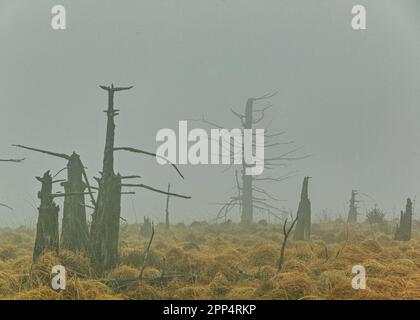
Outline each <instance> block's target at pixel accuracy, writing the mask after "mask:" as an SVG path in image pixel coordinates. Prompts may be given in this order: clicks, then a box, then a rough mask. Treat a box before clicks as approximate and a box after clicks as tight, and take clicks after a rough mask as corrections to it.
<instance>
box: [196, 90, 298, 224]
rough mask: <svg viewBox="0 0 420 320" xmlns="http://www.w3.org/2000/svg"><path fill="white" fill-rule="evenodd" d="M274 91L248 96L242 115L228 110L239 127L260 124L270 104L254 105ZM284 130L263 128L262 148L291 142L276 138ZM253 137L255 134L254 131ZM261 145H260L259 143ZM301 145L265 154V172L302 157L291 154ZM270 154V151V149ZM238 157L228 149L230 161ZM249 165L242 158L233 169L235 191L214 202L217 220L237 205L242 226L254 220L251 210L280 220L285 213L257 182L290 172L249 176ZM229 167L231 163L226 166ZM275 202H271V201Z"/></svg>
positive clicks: (283, 178)
mask: <svg viewBox="0 0 420 320" xmlns="http://www.w3.org/2000/svg"><path fill="white" fill-rule="evenodd" d="M276 94H277V92H275V93H267V94H265V95H263V96H260V97H256V98H249V99H248V100H247V101H246V105H245V113H244V114H241V113H238V112H236V111H234V110H232V109H231V112H232V114H233V115H234V116H236V117H237V118H239V120H240V123H241V126H242V128H243V129H253V128H254V127H256V126H258V125H260V124H261V123H262V121H263V120H264V119H265V112H266V111H267V110H268V109H270V108H271V107H272V105H271V104H269V103H268V104H266V105H262V106H261V105H257V104H258V103H261V102H262V101H265V100H267V99H270V98H272V97H273V96H274V95H276ZM198 121H200V122H204V123H206V124H208V125H210V126H215V127H217V128H219V129H223V128H224V127H222V126H220V125H218V124H215V123H213V122H210V121H207V120H205V119H200V120H198ZM283 134H284V132H279V133H269V130H268V129H267V128H265V132H264V149H265V154H267V151H271V150H274V149H276V148H278V147H281V146H284V145H289V144H292V143H293V141H286V142H279V141H277V140H276V138H278V137H279V136H281V135H283ZM253 137H255V133H254V134H253ZM243 140H244V139H243ZM227 143H229V146H230V150H231V151H232V149H234V148H235V146H234V143H233V142H231V141H227ZM252 146H253V148H257V147H258V146H257V144H256V142H255V141H253V143H252ZM259 147H261V146H259ZM300 149H301V148H295V149H292V150H289V151H287V152H284V153H278V152H275V153H274V154H273V155H270V154H269V155H268V156H266V157H265V159H264V169H265V172H266V171H269V170H273V169H276V168H277V167H284V166H286V163H287V162H289V161H293V160H299V159H303V158H305V157H306V156H293V155H294V154H295V153H296V152H297V151H298V150H300ZM243 150H244V142H242V157H244V153H243ZM271 153H272V152H271ZM235 156H237V155H236V154H235V151H234V152H230V157H231V158H230V160H231V162H230V163H231V164H232V162H233V160H234V158H235ZM249 167H252V165H250V164H247V163H246V161H245V160H244V159H243V161H242V169H241V170H240V171H239V173H240V174H239V175H238V171H235V187H234V188H235V189H236V192H235V194H234V195H232V196H231V197H230V198H229V199H228V200H227V201H226V202H222V203H215V204H217V205H220V210H219V211H218V213H217V216H216V221H217V220H219V219H220V218H225V220H226V217H227V215H228V213H229V212H230V211H231V210H232V209H233V208H235V207H237V208H239V211H240V216H241V223H243V224H245V225H249V224H250V223H252V222H253V221H254V210H260V211H261V212H266V213H268V214H270V215H272V216H274V217H275V218H277V219H279V220H280V219H282V217H280V215H281V214H285V213H286V212H285V211H284V210H282V209H280V208H279V204H278V202H280V201H281V200H280V199H278V198H277V197H275V196H274V195H272V194H270V193H269V192H268V191H267V190H266V189H265V187H264V186H261V185H260V184H263V183H272V182H281V181H283V180H285V179H288V178H289V177H291V175H292V172H289V173H288V174H285V175H283V176H274V177H273V176H272V175H270V176H268V175H261V176H252V175H247V174H246V169H247V168H249ZM229 168H231V165H230V166H229V167H228V169H229ZM273 202H274V203H273Z"/></svg>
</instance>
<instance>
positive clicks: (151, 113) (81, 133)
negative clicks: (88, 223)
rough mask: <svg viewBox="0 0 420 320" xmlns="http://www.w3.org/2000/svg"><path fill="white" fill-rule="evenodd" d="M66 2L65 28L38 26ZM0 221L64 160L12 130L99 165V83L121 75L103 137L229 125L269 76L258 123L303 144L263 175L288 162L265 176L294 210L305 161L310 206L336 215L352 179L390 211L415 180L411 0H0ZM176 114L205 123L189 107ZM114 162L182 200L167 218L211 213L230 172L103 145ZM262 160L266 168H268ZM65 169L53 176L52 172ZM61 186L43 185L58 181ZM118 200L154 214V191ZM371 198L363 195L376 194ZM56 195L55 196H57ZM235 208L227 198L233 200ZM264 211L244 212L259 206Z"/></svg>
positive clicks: (419, 92)
mask: <svg viewBox="0 0 420 320" xmlns="http://www.w3.org/2000/svg"><path fill="white" fill-rule="evenodd" d="M55 4H62V5H64V6H65V7H66V9H67V30H64V31H54V30H52V28H51V27H50V21H51V14H50V11H51V8H52V6H53V5H55ZM355 4H363V5H365V6H366V8H367V30H365V31H354V30H352V29H351V26H350V22H351V18H352V15H351V8H352V6H353V5H355ZM0 41H1V47H0V48H1V50H0V108H1V110H2V113H1V117H0V121H1V123H0V147H1V149H0V158H11V157H17V158H18V157H26V158H27V159H26V160H25V161H24V162H23V163H21V164H15V163H0V173H1V174H0V202H4V203H7V204H8V205H10V206H12V207H14V210H13V211H9V210H8V209H6V208H0V224H1V225H2V226H5V225H19V224H26V225H32V226H33V225H34V222H35V221H36V217H37V212H36V210H35V208H34V207H36V206H37V205H38V199H37V192H38V190H39V188H40V184H39V182H37V181H36V180H35V178H34V177H35V176H36V175H38V176H39V175H42V174H43V173H44V172H45V171H46V170H48V169H51V170H52V172H53V173H55V172H57V171H58V170H59V169H61V168H63V167H64V166H65V161H63V160H62V159H58V158H52V157H48V156H46V155H42V154H38V153H33V152H29V151H25V150H19V149H16V148H14V147H12V146H11V144H13V143H18V144H25V145H30V146H34V147H39V148H45V149H48V150H52V151H57V152H63V153H71V152H72V151H76V152H77V153H79V154H80V155H81V158H82V161H83V162H84V163H85V165H86V166H87V167H88V174H89V175H90V176H93V175H98V173H97V172H98V171H99V170H101V167H102V156H103V148H104V142H105V140H104V139H105V125H106V116H105V114H104V113H103V112H102V111H103V110H104V109H105V108H106V105H107V100H106V99H107V97H106V93H105V92H104V91H103V90H100V89H99V88H98V85H102V84H103V85H109V84H111V83H112V82H113V83H114V84H116V85H123V86H125V85H133V86H134V88H133V89H132V90H130V91H127V92H124V93H120V94H117V95H116V99H115V105H116V107H117V108H118V109H120V110H121V112H120V115H119V116H118V117H116V146H133V147H139V148H143V149H146V150H150V151H155V150H156V147H157V146H158V144H157V143H156V142H155V135H156V132H157V131H158V130H159V129H161V128H172V129H174V130H177V126H178V121H179V120H188V119H198V118H202V117H205V118H207V119H208V120H211V121H214V122H217V123H220V124H222V125H224V126H225V127H226V128H236V127H239V123H238V121H237V120H238V119H237V118H235V117H234V116H233V115H232V114H231V113H230V108H233V109H235V110H236V111H240V112H243V109H244V107H245V102H246V99H247V98H249V97H253V96H260V95H263V94H265V93H267V92H272V91H276V90H279V93H278V94H277V95H276V96H275V97H274V98H272V99H271V100H270V101H271V102H272V104H273V105H274V107H273V108H272V109H271V110H270V111H269V112H268V116H267V118H268V120H272V124H271V126H270V130H272V131H286V134H285V135H284V136H282V137H281V138H282V139H283V141H288V140H293V141H295V144H294V146H285V147H284V148H283V149H280V150H279V152H280V153H283V152H285V151H287V150H288V149H289V148H290V147H298V146H303V149H302V150H301V151H300V153H301V154H308V155H309V154H310V155H311V156H310V157H309V158H307V159H304V160H301V161H296V162H293V163H290V165H289V166H288V167H287V168H280V169H279V170H278V171H277V172H276V173H273V175H276V176H277V175H281V174H284V173H287V172H289V171H294V170H296V171H297V174H296V175H295V176H294V177H293V178H291V179H289V180H287V181H284V182H282V183H279V184H276V185H275V184H271V185H270V187H269V189H270V190H271V191H272V192H274V193H275V195H276V196H277V197H278V198H281V199H284V200H286V201H284V202H281V203H280V204H279V206H282V207H283V206H284V207H285V208H291V209H293V211H296V209H297V205H298V200H299V197H300V194H299V193H300V188H301V183H302V178H303V176H305V175H310V176H311V177H313V179H312V180H311V182H310V187H309V188H310V199H311V202H312V208H313V212H314V214H319V213H321V212H322V211H325V212H326V213H328V214H330V215H333V216H340V215H341V216H343V215H344V214H346V213H347V201H348V199H349V197H350V191H351V189H358V190H360V192H363V193H366V194H368V195H369V196H370V197H371V198H369V197H367V196H363V197H361V199H363V200H365V202H364V203H362V204H361V211H362V212H364V211H365V209H366V208H369V207H372V206H373V205H374V204H375V203H377V204H378V205H379V207H381V208H383V209H384V210H386V212H387V213H388V217H392V215H393V213H398V212H399V210H400V209H402V208H403V206H404V204H405V198H407V197H408V196H409V197H414V196H415V195H416V194H418V192H419V191H420V169H419V166H418V165H417V163H418V162H419V161H420V140H419V137H420V134H419V133H420V126H419V123H418V120H419V119H420V63H419V62H420V3H419V1H417V0H405V1H395V0H370V1H362V0H358V1H355V0H354V1H350V0H341V1H336V0H323V1H315V0H288V1H285V0H279V1H274V0H271V1H270V0H265V1H254V0H225V1H221V0H212V1H210V0H207V1H201V0H177V1H174V0H142V1H134V0H133V1H128V0H127V1H92V0H90V1H81V0H80V1H46V0H45V1H44V0H42V1H41V0H39V1H16V0H0ZM189 127H190V129H192V128H193V127H203V128H207V129H209V127H208V126H203V125H202V124H200V123H193V122H189ZM115 159H116V160H115V171H116V172H120V173H121V174H125V175H128V174H139V175H141V176H143V179H142V181H143V183H146V184H149V185H153V186H155V187H159V188H162V189H165V188H166V185H167V183H168V182H170V183H171V184H172V187H173V191H174V192H180V193H185V194H189V195H191V196H192V197H193V199H191V200H182V199H175V198H173V199H171V208H170V210H171V214H172V219H173V221H176V222H179V221H184V222H191V221H193V220H202V219H211V218H213V217H214V216H215V214H216V212H217V206H214V205H211V204H210V203H211V202H220V201H224V200H225V199H226V198H227V197H228V196H229V195H230V193H231V188H232V187H233V186H234V171H233V170H230V171H227V172H223V170H224V169H225V167H223V166H217V165H216V166H203V165H199V166H191V165H185V166H181V170H182V171H183V173H184V175H185V180H182V179H179V177H178V176H177V174H176V172H175V171H174V170H172V168H170V167H168V166H165V167H162V166H160V165H158V164H157V163H156V161H155V159H153V158H147V157H142V156H140V155H136V154H131V153H122V152H116V153H115ZM270 174H271V173H270ZM62 177H64V176H62ZM58 190H60V188H56V191H58ZM135 191H136V195H134V196H132V197H131V196H123V197H124V200H123V208H122V216H123V217H125V218H127V219H129V221H130V222H133V221H136V220H142V219H143V215H149V216H151V217H153V219H154V220H155V221H159V220H160V221H161V220H163V218H164V209H165V196H163V195H158V194H154V193H151V192H149V191H147V190H141V189H140V190H135ZM372 198H373V199H374V200H373V199H372ZM59 204H60V207H61V206H62V202H60V201H59ZM232 217H233V218H237V217H238V213H237V211H233V212H232ZM260 218H265V217H262V216H258V215H257V216H256V219H257V220H258V219H260Z"/></svg>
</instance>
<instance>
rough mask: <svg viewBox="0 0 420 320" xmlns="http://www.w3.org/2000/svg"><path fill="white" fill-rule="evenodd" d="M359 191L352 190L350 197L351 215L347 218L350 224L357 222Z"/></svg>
mask: <svg viewBox="0 0 420 320" xmlns="http://www.w3.org/2000/svg"><path fill="white" fill-rule="evenodd" d="M356 195H357V191H356V190H352V191H351V197H350V208H349V214H348V216H347V222H349V223H355V222H357V214H358V213H357V206H356V203H357V202H358V201H357V200H356Z"/></svg>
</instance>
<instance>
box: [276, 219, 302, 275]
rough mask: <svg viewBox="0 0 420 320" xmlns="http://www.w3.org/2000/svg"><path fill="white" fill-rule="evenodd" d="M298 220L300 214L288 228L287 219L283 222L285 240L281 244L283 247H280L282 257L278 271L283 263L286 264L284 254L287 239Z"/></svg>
mask: <svg viewBox="0 0 420 320" xmlns="http://www.w3.org/2000/svg"><path fill="white" fill-rule="evenodd" d="M297 221H298V216H296V218H295V219H294V220H293V222H292V224H291V225H290V227H289V229H287V230H286V226H287V219H286V220H285V221H284V224H283V236H284V238H283V242H282V244H281V249H280V258H279V263H278V265H277V271H278V272H280V271H281V269H282V267H283V264H284V254H285V251H286V244H287V239H288V238H289V235H290V232H292V230H293V227H294V226H295V224H296V222H297Z"/></svg>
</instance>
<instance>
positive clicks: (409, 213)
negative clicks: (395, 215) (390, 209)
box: [394, 198, 413, 241]
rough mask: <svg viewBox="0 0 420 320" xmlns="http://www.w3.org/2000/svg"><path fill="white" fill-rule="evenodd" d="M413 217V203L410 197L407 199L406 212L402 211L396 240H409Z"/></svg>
mask: <svg viewBox="0 0 420 320" xmlns="http://www.w3.org/2000/svg"><path fill="white" fill-rule="evenodd" d="M412 218H413V203H412V201H411V199H410V198H408V199H407V204H406V207H405V212H403V211H401V215H400V223H399V225H397V230H396V231H395V236H394V239H395V240H401V241H409V240H410V239H411V224H412Z"/></svg>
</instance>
